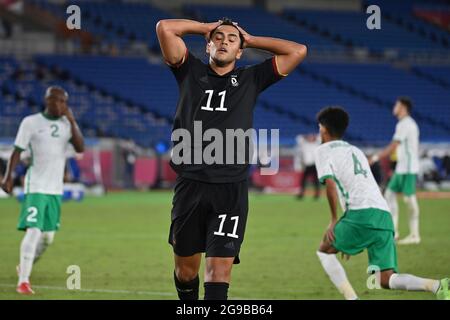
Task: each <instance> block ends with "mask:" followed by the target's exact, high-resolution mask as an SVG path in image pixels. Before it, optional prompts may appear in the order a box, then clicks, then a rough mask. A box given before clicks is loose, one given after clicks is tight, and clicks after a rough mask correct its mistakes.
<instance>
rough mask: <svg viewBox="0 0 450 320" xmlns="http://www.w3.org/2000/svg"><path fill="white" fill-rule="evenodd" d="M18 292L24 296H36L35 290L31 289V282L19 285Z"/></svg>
mask: <svg viewBox="0 0 450 320" xmlns="http://www.w3.org/2000/svg"><path fill="white" fill-rule="evenodd" d="M16 291H17V292H18V293H20V294H24V295H32V294H34V291H33V289H31V285H30V283H29V282H22V283H21V284H19V285H18V286H17V289H16Z"/></svg>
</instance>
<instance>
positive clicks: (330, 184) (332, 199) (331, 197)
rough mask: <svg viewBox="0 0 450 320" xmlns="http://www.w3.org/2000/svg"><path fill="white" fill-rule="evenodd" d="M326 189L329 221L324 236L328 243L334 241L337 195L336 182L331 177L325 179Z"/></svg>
mask: <svg viewBox="0 0 450 320" xmlns="http://www.w3.org/2000/svg"><path fill="white" fill-rule="evenodd" d="M325 184H326V189H327V199H328V205H329V206H330V213H331V221H330V224H329V225H328V229H327V232H326V237H327V240H328V242H329V243H332V242H333V241H334V226H335V225H336V223H337V203H338V196H337V190H336V183H335V182H334V181H333V180H332V179H326V181H325Z"/></svg>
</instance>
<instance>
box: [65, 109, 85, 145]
mask: <svg viewBox="0 0 450 320" xmlns="http://www.w3.org/2000/svg"><path fill="white" fill-rule="evenodd" d="M64 115H65V116H66V118H67V120H69V122H70V127H71V132H72V139H70V142H71V143H72V145H73V147H74V149H75V151H76V152H78V153H81V152H83V151H84V138H83V134H82V133H81V130H80V128H79V126H78V124H77V121H76V120H75V117H74V115H73V113H72V110H71V109H70V108H69V107H66V109H65V111H64Z"/></svg>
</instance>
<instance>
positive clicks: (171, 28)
mask: <svg viewBox="0 0 450 320" xmlns="http://www.w3.org/2000/svg"><path fill="white" fill-rule="evenodd" d="M219 25H220V22H219V21H218V22H212V23H201V22H198V21H194V20H186V19H166V20H160V21H159V22H158V23H157V24H156V34H157V36H158V40H159V45H160V47H161V51H162V54H163V57H164V60H165V61H166V63H168V64H169V65H177V64H180V63H182V62H183V58H184V55H185V54H186V44H185V43H184V41H183V39H182V37H183V36H185V35H187V34H197V35H203V36H204V37H205V38H208V37H209V33H210V32H211V31H212V30H213V29H214V28H216V27H217V26H219Z"/></svg>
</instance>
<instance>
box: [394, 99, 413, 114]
mask: <svg viewBox="0 0 450 320" xmlns="http://www.w3.org/2000/svg"><path fill="white" fill-rule="evenodd" d="M397 101H398V102H400V103H401V104H402V105H404V106H405V108H406V110H407V111H408V113H411V111H412V107H413V103H412V100H411V98H410V97H398V98H397Z"/></svg>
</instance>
